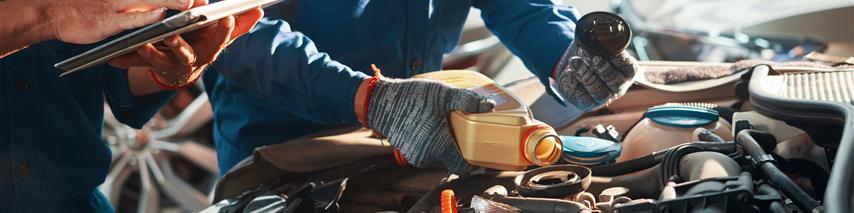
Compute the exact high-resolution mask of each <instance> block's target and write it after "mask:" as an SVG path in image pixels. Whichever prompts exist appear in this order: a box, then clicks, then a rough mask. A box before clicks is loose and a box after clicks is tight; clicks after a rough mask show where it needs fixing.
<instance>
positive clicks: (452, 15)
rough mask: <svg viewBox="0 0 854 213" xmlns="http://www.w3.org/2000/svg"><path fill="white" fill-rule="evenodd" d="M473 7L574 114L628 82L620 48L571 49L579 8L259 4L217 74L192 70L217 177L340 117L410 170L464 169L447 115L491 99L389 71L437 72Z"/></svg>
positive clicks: (628, 62) (514, 1)
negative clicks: (201, 86) (383, 144)
mask: <svg viewBox="0 0 854 213" xmlns="http://www.w3.org/2000/svg"><path fill="white" fill-rule="evenodd" d="M472 6H473V7H475V8H477V9H480V10H481V12H482V15H481V16H482V18H483V19H484V21H485V23H486V26H487V27H488V28H489V29H490V31H491V32H492V33H493V34H495V35H496V36H497V37H498V38H499V39H500V40H501V41H502V42H503V43H504V45H505V46H507V47H508V48H509V49H510V51H511V52H512V53H514V54H515V55H516V56H518V57H519V58H521V59H522V60H523V61H524V63H525V65H526V67H527V68H528V69H530V70H531V71H532V72H533V73H534V74H535V75H536V76H538V77H539V78H540V80H541V81H542V82H544V83H545V84H549V83H548V82H549V81H548V80H549V78H555V79H556V80H557V82H558V84H557V86H556V87H557V90H558V93H560V94H561V95H562V96H563V97H564V98H566V100H567V102H569V103H571V104H573V105H575V106H576V107H578V108H579V109H582V110H591V109H594V108H597V107H599V106H602V105H604V104H606V103H608V102H609V101H610V100H613V99H615V98H616V97H617V96H619V95H621V94H623V93H624V92H625V91H626V90H627V88H628V87H629V86H630V84H631V79H632V77H633V75H634V73H635V72H636V62H635V60H634V59H633V58H632V57H631V56H630V55H628V54H626V53H622V54H621V55H618V56H617V57H614V58H611V59H605V58H601V57H598V56H593V55H590V54H589V53H586V52H584V51H581V50H580V49H579V48H577V47H576V46H575V45H570V44H572V41H573V38H574V28H575V22H576V21H577V19H578V17H579V16H578V12H577V11H576V10H575V9H574V8H572V7H568V6H561V5H559V2H554V1H547V0H474V1H440V0H434V1H397V0H386V1H382V0H374V1H346V2H334V3H333V2H327V1H293V2H291V3H289V4H285V5H280V8H277V9H270V8H268V10H267V13H268V16H267V17H266V18H265V19H262V21H261V22H259V24H258V26H256V28H255V29H253V31H252V32H250V33H249V34H247V35H246V36H244V37H242V38H240V39H237V40H236V41H235V43H234V44H233V45H231V46H229V48H228V50H227V51H225V53H224V54H223V56H222V57H220V59H219V60H217V61H216V62H215V63H214V64H213V65H212V66H211V69H212V70H216V71H217V72H207V73H206V74H205V76H204V77H203V80H204V83H205V88H206V90H207V92H208V95H209V98H210V101H211V104H212V106H213V112H214V127H213V128H214V129H213V132H214V133H213V134H214V135H213V137H214V140H215V146H216V150H217V158H218V161H219V162H218V163H219V167H220V170H219V171H220V174H224V173H225V172H227V171H228V170H229V169H231V167H233V166H234V165H235V164H236V163H238V162H239V161H241V160H242V159H244V158H246V157H247V156H249V155H250V154H251V153H252V151H253V150H254V148H256V147H260V146H264V145H269V144H275V143H281V142H285V141H288V140H290V139H294V138H296V137H299V136H304V135H308V134H312V133H316V132H318V131H322V130H325V129H330V128H333V127H336V126H340V125H347V124H349V125H353V124H362V125H364V126H365V127H367V128H369V129H372V130H374V131H376V132H378V133H379V134H381V135H383V136H385V137H386V138H388V139H389V142H390V143H391V144H392V145H393V146H395V147H396V148H397V149H398V150H399V151H400V154H402V155H403V157H404V158H405V159H406V160H407V161H408V163H410V164H412V165H414V166H417V167H438V166H441V167H445V168H448V169H449V170H450V171H451V172H456V173H461V172H466V171H470V169H471V166H470V165H468V164H467V163H465V162H464V160H463V159H462V157H461V155H460V153H459V151H458V150H457V148H456V143H455V142H454V138H453V135H452V133H451V129H450V126H449V124H448V121H447V119H448V114H449V111H450V110H454V109H463V110H466V111H469V112H484V111H490V110H491V109H492V107H493V105H494V103H493V102H492V101H490V100H487V99H484V98H483V97H479V96H478V95H476V94H474V93H472V92H469V91H467V90H463V89H457V88H451V87H450V86H448V85H447V84H443V83H438V82H436V81H430V80H424V79H407V80H404V79H397V78H407V77H410V76H413V75H416V74H419V73H424V72H431V71H436V70H440V69H441V68H442V55H443V54H444V53H448V52H450V51H451V50H453V49H454V48H455V46H456V45H457V44H458V43H459V41H460V34H461V31H462V28H463V23H464V22H465V21H466V17H467V14H468V12H469V9H470V8H471V7H472ZM277 18H281V19H282V20H277ZM570 46H572V47H570ZM575 59H582V60H575ZM569 63H581V64H582V65H581V66H572V67H582V68H581V69H570V67H571V66H569ZM371 64H376V65H378V66H379V67H381V68H382V69H383V70H384V71H383V72H382V75H384V76H386V77H383V78H374V77H371V76H370V75H374V74H376V75H379V73H372V71H371V68H370V66H371ZM547 86H548V85H547Z"/></svg>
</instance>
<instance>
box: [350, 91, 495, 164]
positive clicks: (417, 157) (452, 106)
mask: <svg viewBox="0 0 854 213" xmlns="http://www.w3.org/2000/svg"><path fill="white" fill-rule="evenodd" d="M494 107H495V103H494V102H493V101H491V100H488V99H484V98H482V97H480V96H479V95H477V94H475V93H474V92H471V91H468V90H464V89H459V88H454V87H452V86H451V85H449V84H446V83H443V82H438V81H433V80H427V79H405V80H404V79H388V78H381V79H380V80H379V81H378V82H377V85H376V86H375V87H374V89H373V91H372V92H371V96H370V100H369V102H368V106H367V113H366V120H367V127H368V128H370V129H373V130H374V131H376V132H378V133H380V134H382V135H383V136H385V137H386V138H388V140H389V142H390V143H391V144H392V145H394V147H395V148H397V149H398V150H400V153H401V155H403V157H404V158H405V159H406V161H408V162H409V163H410V164H412V165H413V166H416V167H438V166H442V167H445V168H448V170H450V171H451V172H454V173H465V172H468V171H470V170H471V169H472V167H471V166H470V165H468V164H467V163H466V162H465V160H463V158H462V155H461V154H460V151H459V149H458V148H457V143H456V141H455V140H454V135H453V132H452V130H451V126H450V124H449V121H448V119H449V115H450V112H451V111H452V110H465V111H467V112H473V113H476V112H488V111H491V110H492V108H494Z"/></svg>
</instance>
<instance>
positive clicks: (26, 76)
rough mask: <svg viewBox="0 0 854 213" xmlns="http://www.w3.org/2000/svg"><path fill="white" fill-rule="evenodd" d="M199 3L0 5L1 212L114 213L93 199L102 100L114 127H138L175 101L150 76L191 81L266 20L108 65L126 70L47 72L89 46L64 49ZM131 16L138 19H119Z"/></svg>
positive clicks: (198, 34)
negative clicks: (117, 123)
mask: <svg viewBox="0 0 854 213" xmlns="http://www.w3.org/2000/svg"><path fill="white" fill-rule="evenodd" d="M205 3H206V2H205V1H197V2H190V1H189V0H144V1H142V0H117V1H103V0H102V1H95V0H62V1H47V0H45V1H41V0H6V1H0V20H2V24H0V25H2V26H0V28H2V30H0V32H2V33H0V35H2V39H3V41H2V42H0V43H2V44H3V54H4V55H5V57H3V58H2V59H0V70H2V71H0V72H2V73H0V93H2V94H3V95H2V96H0V120H2V121H3V122H0V209H2V210H0V212H112V211H113V208H112V207H111V206H110V204H109V202H108V201H107V200H106V198H105V197H104V196H103V195H102V194H101V193H100V192H98V190H96V187H97V186H98V185H99V184H101V183H102V182H103V181H104V178H105V177H106V176H107V172H108V171H109V170H108V169H109V167H110V150H109V149H108V147H107V145H106V144H105V142H104V141H102V140H101V128H102V124H103V116H104V111H103V107H104V103H105V101H104V99H105V98H106V102H107V103H109V104H110V108H111V109H112V111H113V112H114V114H115V116H116V118H117V119H118V120H119V121H121V122H123V123H126V124H128V125H130V126H132V127H136V128H139V127H141V126H142V125H143V124H144V123H145V122H146V121H147V120H148V119H149V118H150V117H151V116H152V115H153V114H154V113H155V112H156V111H157V110H158V109H160V107H161V106H162V105H163V104H164V103H165V102H166V101H167V100H169V98H170V97H171V96H172V94H173V93H172V92H168V91H163V90H164V89H163V88H160V87H158V83H156V82H155V80H154V79H152V78H151V77H150V75H154V76H155V78H156V79H157V81H159V82H160V83H159V84H163V85H172V86H180V85H183V84H186V83H188V82H191V81H192V80H193V79H188V78H184V77H181V76H190V75H187V74H188V73H199V74H197V75H200V72H201V71H203V69H204V67H205V66H206V65H207V64H210V62H211V61H212V60H213V59H214V58H215V57H216V55H217V54H218V53H219V52H220V51H221V50H222V49H223V48H224V47H225V45H227V44H228V43H229V42H231V41H233V39H234V38H236V37H237V36H239V35H241V34H243V33H245V32H248V31H249V30H250V29H251V28H252V27H253V26H254V24H255V23H256V22H257V21H258V20H259V19H260V18H261V17H262V16H263V13H262V11H261V10H260V9H258V10H255V11H253V12H251V13H248V14H246V15H242V16H240V17H238V18H234V17H230V18H227V19H224V21H220V22H219V23H218V24H215V25H212V26H210V27H207V28H203V29H200V30H198V31H194V32H192V33H190V34H186V35H187V36H188V37H185V38H188V39H187V40H186V41H185V40H183V39H182V38H181V37H178V36H175V37H171V38H168V39H165V42H164V43H165V44H166V45H167V46H168V47H169V49H170V50H166V51H167V52H172V54H168V53H167V52H161V51H159V50H157V49H154V47H153V46H152V45H151V44H147V45H146V46H145V47H143V48H140V49H139V50H138V51H137V52H136V53H132V54H129V55H126V56H123V57H122V58H121V59H117V60H116V61H113V62H112V63H115V64H118V65H124V66H133V67H131V68H129V69H127V70H125V69H119V68H116V67H110V66H108V65H101V66H96V67H93V68H90V69H89V70H85V71H82V72H79V73H75V74H73V75H69V76H66V77H63V78H59V77H58V75H59V70H57V69H55V68H54V67H53V64H54V63H56V62H59V61H60V60H62V59H65V58H69V57H71V56H74V55H76V54H79V53H82V52H83V51H85V50H87V49H91V48H92V47H94V46H92V45H74V44H71V43H93V42H97V41H98V40H102V39H104V38H106V37H107V36H109V35H111V34H115V33H118V32H119V31H121V30H123V29H129V28H134V27H139V26H142V25H144V24H148V23H152V22H155V21H158V20H160V19H162V18H163V9H155V8H161V7H168V8H172V9H180V10H184V9H187V8H189V7H192V6H199V5H204V4H205ZM129 8H135V9H134V10H135V11H138V12H129V13H125V12H117V11H129ZM139 8H143V9H146V8H147V10H139ZM152 9H153V10H152ZM190 44H192V45H190ZM26 46H29V47H28V48H24V47H26ZM149 61H150V62H149Z"/></svg>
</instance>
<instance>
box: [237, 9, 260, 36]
mask: <svg viewBox="0 0 854 213" xmlns="http://www.w3.org/2000/svg"><path fill="white" fill-rule="evenodd" d="M262 17H264V10H262V9H261V8H255V9H253V10H250V11H248V12H245V13H243V14H240V15H237V17H234V21H235V26H234V32H232V33H231V41H234V39H237V38H238V37H240V36H242V35H243V34H246V33H247V32H249V31H250V30H252V28H254V27H255V24H256V23H258V20H261V18H262ZM231 41H229V43H231Z"/></svg>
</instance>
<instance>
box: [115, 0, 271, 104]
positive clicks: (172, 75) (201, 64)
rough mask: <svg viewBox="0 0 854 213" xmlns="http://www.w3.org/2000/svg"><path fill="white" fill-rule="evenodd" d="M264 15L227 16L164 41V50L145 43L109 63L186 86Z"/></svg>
mask: <svg viewBox="0 0 854 213" xmlns="http://www.w3.org/2000/svg"><path fill="white" fill-rule="evenodd" d="M205 4H207V1H205V0H197V1H196V2H195V3H194V4H193V5H194V7H195V6H201V5H205ZM263 16H264V12H263V10H261V9H260V8H256V9H254V10H251V11H248V12H246V13H243V14H240V15H238V16H236V17H233V16H229V17H226V18H224V19H222V20H220V21H219V22H218V23H216V24H213V25H211V26H208V27H204V28H201V29H199V30H196V31H193V32H190V33H187V34H183V35H180V36H179V35H176V36H172V37H169V38H166V39H164V40H163V42H162V43H163V44H164V45H165V46H166V47H161V48H158V47H155V45H154V44H150V43H149V44H145V45H144V46H142V47H140V48H139V49H137V51H136V52H135V53H130V54H126V55H123V56H121V57H118V58H116V59H113V60H110V62H109V63H110V65H113V66H116V67H121V68H130V67H135V68H143V69H148V70H149V71H151V72H153V73H154V75H155V76H156V77H157V80H158V82H162V83H164V84H166V85H168V86H169V87H172V88H177V87H181V86H186V85H188V84H190V83H192V82H193V81H195V80H196V79H198V78H199V77H201V74H202V72H203V71H204V69H205V68H206V67H207V65H208V64H210V63H211V62H213V61H214V60H215V59H216V57H217V56H218V55H219V54H220V52H222V50H223V49H224V48H225V47H226V46H228V45H229V44H231V42H233V41H234V40H235V39H237V38H238V37H240V36H241V35H243V34H245V33H247V32H249V31H250V30H252V28H253V27H254V26H255V23H257V22H258V20H260V19H261V17H263ZM184 38H186V39H184ZM160 49H163V51H161V50H160ZM167 49H168V50H167ZM167 52H168V53H167Z"/></svg>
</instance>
